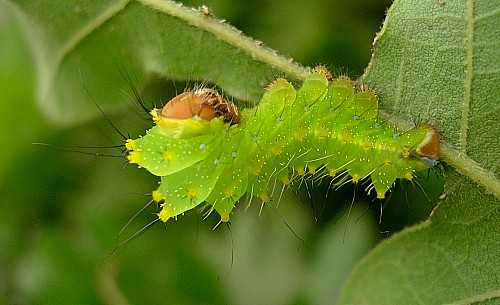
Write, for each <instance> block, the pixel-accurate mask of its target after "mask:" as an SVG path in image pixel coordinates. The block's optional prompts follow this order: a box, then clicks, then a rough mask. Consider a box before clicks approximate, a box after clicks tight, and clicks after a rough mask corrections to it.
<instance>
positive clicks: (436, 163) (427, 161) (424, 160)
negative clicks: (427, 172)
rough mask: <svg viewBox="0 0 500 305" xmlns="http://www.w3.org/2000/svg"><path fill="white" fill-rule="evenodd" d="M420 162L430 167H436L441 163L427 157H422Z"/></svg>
mask: <svg viewBox="0 0 500 305" xmlns="http://www.w3.org/2000/svg"><path fill="white" fill-rule="evenodd" d="M420 161H422V162H424V163H425V164H427V165H430V166H436V165H438V164H439V161H438V160H434V159H431V158H427V157H421V158H420Z"/></svg>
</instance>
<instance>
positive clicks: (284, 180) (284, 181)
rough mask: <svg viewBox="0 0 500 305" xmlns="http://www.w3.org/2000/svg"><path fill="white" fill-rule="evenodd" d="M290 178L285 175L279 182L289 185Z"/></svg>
mask: <svg viewBox="0 0 500 305" xmlns="http://www.w3.org/2000/svg"><path fill="white" fill-rule="evenodd" d="M290 182H291V181H290V179H289V178H288V177H285V178H283V179H282V180H281V183H283V185H290Z"/></svg>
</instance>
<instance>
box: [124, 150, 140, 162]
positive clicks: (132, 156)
mask: <svg viewBox="0 0 500 305" xmlns="http://www.w3.org/2000/svg"><path fill="white" fill-rule="evenodd" d="M127 159H128V163H136V164H139V160H140V156H139V153H138V152H136V151H131V152H129V155H128V156H127Z"/></svg>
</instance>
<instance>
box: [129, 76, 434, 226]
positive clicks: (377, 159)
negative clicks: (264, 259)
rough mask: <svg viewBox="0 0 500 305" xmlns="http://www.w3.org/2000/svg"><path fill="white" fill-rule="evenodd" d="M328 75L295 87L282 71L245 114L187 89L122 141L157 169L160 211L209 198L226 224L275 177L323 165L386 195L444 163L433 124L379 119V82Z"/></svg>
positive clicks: (286, 179) (177, 210)
mask: <svg viewBox="0 0 500 305" xmlns="http://www.w3.org/2000/svg"><path fill="white" fill-rule="evenodd" d="M330 78H331V76H330V75H329V72H328V71H327V70H326V69H324V68H316V69H315V70H313V72H312V73H311V74H310V75H308V76H307V78H306V79H305V81H304V83H303V84H302V87H301V88H299V89H298V90H296V89H295V88H294V87H293V86H292V85H291V84H290V83H289V82H287V81H286V80H285V79H282V78H279V79H277V80H275V81H273V82H272V83H271V84H270V85H269V87H268V88H267V89H266V92H265V93H264V95H263V97H262V99H261V101H260V103H259V104H258V106H257V107H256V108H248V109H244V110H242V111H241V112H240V111H239V110H238V109H237V107H236V106H235V105H234V104H233V103H231V102H228V101H226V100H224V99H223V98H222V97H221V96H220V95H218V94H217V93H216V92H213V90H212V91H202V92H201V93H200V92H195V93H191V95H189V94H185V93H183V94H181V95H182V96H181V95H179V96H177V97H175V98H174V99H172V100H171V101H170V102H169V103H167V104H166V105H165V106H164V108H163V109H162V110H156V109H155V110H153V111H152V112H151V113H152V115H153V119H154V121H155V123H156V126H154V127H153V128H151V129H150V130H148V131H147V132H146V135H144V136H143V137H141V138H138V139H136V140H128V141H127V143H126V147H127V149H128V151H129V155H128V160H129V162H130V163H136V164H138V165H139V166H140V167H143V168H145V169H147V170H148V171H150V172H151V173H152V174H153V175H156V176H159V177H161V183H160V186H159V188H158V189H157V190H155V191H154V192H153V198H154V199H155V200H156V201H158V202H161V206H162V210H161V211H160V212H159V213H158V217H159V219H160V220H162V221H167V220H168V219H170V218H172V217H175V216H177V215H180V214H182V213H184V212H186V211H188V210H190V209H193V208H194V207H196V206H198V205H200V204H201V203H203V202H206V203H208V204H209V205H210V206H211V209H212V210H215V211H217V213H219V214H220V215H221V221H223V222H227V221H229V220H230V214H231V212H232V209H233V208H234V206H235V204H236V203H237V202H238V200H239V199H240V198H241V197H242V196H243V195H244V194H246V193H248V194H250V195H251V196H253V197H258V198H260V199H261V200H262V201H263V202H267V201H269V194H268V192H269V190H268V189H269V185H270V184H273V183H274V182H275V181H281V182H282V183H284V184H289V183H291V182H293V180H294V177H296V176H304V175H306V174H307V173H311V174H315V173H317V172H318V171H324V172H325V174H327V175H330V176H333V177H335V176H338V175H340V174H343V173H347V174H348V175H349V176H350V180H351V181H352V182H354V183H358V182H359V181H361V180H364V179H370V180H371V183H370V185H369V186H368V188H367V190H368V191H371V190H374V191H375V192H376V193H377V197H378V198H381V199H382V198H385V196H386V193H387V192H388V191H389V190H390V188H391V187H392V185H393V184H394V182H395V180H396V179H408V180H412V179H413V177H414V172H415V171H421V170H426V169H428V168H431V167H432V166H435V165H436V164H437V163H438V161H437V160H438V159H439V133H438V132H437V130H436V129H435V128H434V127H433V126H431V125H428V124H424V125H420V126H417V127H415V128H413V129H411V130H409V131H404V132H401V131H397V129H396V128H395V127H394V126H390V125H389V124H387V123H386V122H384V121H382V119H381V118H379V116H378V99H377V96H376V94H375V92H374V91H373V90H363V91H357V92H356V90H355V88H354V86H353V84H352V83H351V81H350V80H349V79H348V78H347V77H345V76H341V77H339V78H336V79H334V80H330ZM180 96H181V97H180ZM192 100H194V101H196V103H195V102H189V101H192ZM172 101H174V103H172V104H170V103H171V102H172ZM179 101H181V102H179ZM191 103H193V104H191ZM176 104H177V105H182V107H183V108H182V109H176ZM166 107H168V111H166V110H165V108H166ZM186 111H187V112H188V113H186ZM165 112H167V113H169V116H168V117H165V116H163V113H165ZM200 114H202V115H201V116H200Z"/></svg>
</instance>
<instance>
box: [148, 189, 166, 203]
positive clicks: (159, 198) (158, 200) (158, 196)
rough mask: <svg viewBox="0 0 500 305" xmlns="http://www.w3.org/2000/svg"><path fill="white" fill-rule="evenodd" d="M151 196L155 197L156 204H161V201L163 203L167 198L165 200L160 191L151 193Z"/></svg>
mask: <svg viewBox="0 0 500 305" xmlns="http://www.w3.org/2000/svg"><path fill="white" fill-rule="evenodd" d="M151 196H152V197H153V200H154V201H156V202H160V201H162V200H164V199H165V198H163V195H162V194H161V193H160V191H159V190H154V191H153V192H152V193H151Z"/></svg>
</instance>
